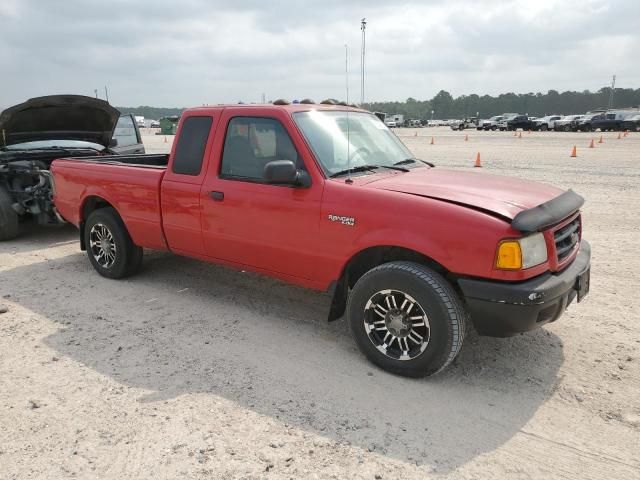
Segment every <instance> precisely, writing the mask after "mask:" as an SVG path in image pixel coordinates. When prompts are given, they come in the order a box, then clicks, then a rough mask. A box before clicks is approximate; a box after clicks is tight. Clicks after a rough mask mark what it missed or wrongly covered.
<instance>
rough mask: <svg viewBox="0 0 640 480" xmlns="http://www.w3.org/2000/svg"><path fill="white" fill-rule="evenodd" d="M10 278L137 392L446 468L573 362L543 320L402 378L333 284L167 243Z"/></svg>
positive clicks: (477, 341)
mask: <svg viewBox="0 0 640 480" xmlns="http://www.w3.org/2000/svg"><path fill="white" fill-rule="evenodd" d="M63 236H64V235H63ZM51 269H54V271H55V272H56V279H55V283H56V288H55V289H51V288H50V289H48V290H44V291H43V289H42V287H41V285H38V284H34V282H32V281H31V279H33V278H44V277H46V276H47V275H48V274H49V275H50V274H51V272H50V270H51ZM2 275H3V277H4V278H5V281H6V284H5V285H6V287H3V289H5V290H8V293H10V294H11V300H12V301H15V302H16V303H19V304H20V305H23V306H24V307H26V308H29V309H30V310H32V311H35V312H37V313H39V314H41V315H43V316H46V317H48V318H49V319H51V320H52V321H55V322H58V323H59V324H60V329H58V331H56V333H54V334H52V335H50V336H48V337H47V338H46V339H45V343H46V344H47V345H48V346H49V347H51V348H52V349H54V350H56V351H57V352H59V354H61V355H66V356H68V357H70V358H71V359H73V360H75V361H77V362H80V363H82V364H84V365H86V366H88V367H90V368H92V369H94V370H95V371H97V372H99V373H101V374H103V375H106V376H108V377H111V378H113V379H114V380H115V381H117V382H120V383H121V384H123V385H127V386H131V387H135V388H140V389H145V390H148V393H147V394H144V395H142V396H141V397H140V398H139V399H138V401H140V402H157V401H162V400H166V399H169V398H173V397H176V396H180V395H183V394H188V393H208V394H213V395H217V396H221V397H224V398H226V399H229V400H231V401H233V402H236V403H237V404H238V405H239V406H240V407H242V408H246V409H250V410H252V411H255V412H257V413H259V414H262V415H268V416H270V417H273V418H277V419H279V420H280V421H281V422H283V423H286V424H288V425H291V426H294V427H297V428H300V429H303V430H306V431H309V432H313V433H316V434H319V435H322V436H324V437H326V438H328V439H331V440H333V441H339V442H343V443H347V444H350V445H352V446H357V447H361V448H362V449H364V450H367V449H368V450H370V451H375V452H377V453H380V454H383V455H387V456H391V457H394V458H397V459H400V460H402V461H405V462H411V463H417V464H428V465H430V466H432V467H433V468H435V469H436V470H437V471H438V472H445V473H446V472H448V471H451V470H453V469H455V468H457V467H459V466H460V465H463V464H464V463H466V462H468V461H470V460H471V459H473V458H475V457H476V456H478V455H480V454H482V453H484V452H489V451H492V450H494V449H496V448H498V447H499V446H501V445H502V444H504V443H505V442H507V441H508V440H509V439H510V438H511V437H512V436H513V435H514V434H516V433H517V432H518V431H519V430H520V429H521V428H522V427H523V426H524V425H525V424H526V423H527V422H528V421H529V420H530V419H531V417H532V416H533V415H534V414H535V412H536V411H537V409H538V408H539V407H540V406H541V404H543V403H544V402H545V400H546V399H547V398H548V397H549V396H550V395H551V394H552V392H553V390H554V388H555V385H556V383H557V381H558V370H559V367H560V365H561V363H562V361H563V355H562V343H561V341H560V339H559V338H558V337H557V336H555V335H554V334H552V333H550V332H549V331H547V330H544V329H543V330H538V331H536V332H532V333H529V334H527V335H523V336H518V337H514V338H511V339H502V340H501V339H491V338H483V337H478V336H477V335H475V334H472V335H471V336H470V337H469V338H468V341H467V342H466V344H465V346H464V348H463V351H462V352H461V355H460V356H459V357H458V359H457V360H456V362H455V363H454V364H453V365H452V366H451V367H450V368H449V369H448V370H447V371H445V372H444V373H443V374H440V375H438V376H436V377H433V378H430V379H421V380H411V379H406V378H401V377H396V376H393V375H390V374H387V373H385V372H384V371H381V370H379V369H377V368H376V367H374V366H372V365H371V364H369V363H368V362H367V360H366V359H365V358H364V357H363V356H362V355H361V354H360V353H359V352H358V351H357V349H356V347H355V346H354V343H353V342H352V340H351V338H350V336H349V334H348V332H347V329H346V326H345V323H344V320H341V321H338V322H334V323H331V324H327V323H326V314H327V311H328V306H329V300H330V299H329V297H328V296H327V295H324V294H318V293H315V292H311V291H307V290H304V289H300V288H297V287H293V286H289V285H286V284H283V283H280V282H278V281H274V280H271V279H267V278H263V277H259V276H256V275H253V274H248V273H243V272H237V271H232V270H228V269H225V268H222V267H217V266H212V265H207V264H204V263H200V262H197V261H192V260H188V259H184V258H179V257H174V256H170V255H165V254H160V253H151V254H149V255H147V257H146V259H145V268H144V271H143V272H141V274H139V275H138V276H136V277H134V278H131V279H128V280H123V281H112V280H107V279H104V278H102V277H100V276H98V274H97V273H95V272H94V271H93V270H92V269H91V267H90V266H89V262H88V261H87V260H86V258H85V257H84V255H82V254H80V253H78V254H72V255H68V256H66V257H63V258H59V259H55V260H50V261H48V262H42V263H36V264H32V265H28V266H24V267H18V268H14V269H11V270H7V271H5V272H3V274H2ZM0 293H5V292H0Z"/></svg>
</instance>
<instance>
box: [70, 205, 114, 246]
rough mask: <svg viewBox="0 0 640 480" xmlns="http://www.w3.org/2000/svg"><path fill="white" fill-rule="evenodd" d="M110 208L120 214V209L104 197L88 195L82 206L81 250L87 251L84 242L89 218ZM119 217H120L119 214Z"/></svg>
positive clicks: (80, 226)
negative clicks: (103, 209) (95, 212)
mask: <svg viewBox="0 0 640 480" xmlns="http://www.w3.org/2000/svg"><path fill="white" fill-rule="evenodd" d="M109 207H110V208H113V209H114V210H115V211H116V212H118V209H117V208H116V207H115V206H114V205H113V204H112V203H111V202H109V201H108V200H107V199H105V198H104V197H101V196H100V195H87V196H86V197H85V198H84V200H83V201H82V204H81V206H80V225H79V228H80V250H83V251H84V250H86V249H87V246H86V244H85V241H84V227H85V224H86V222H87V218H89V215H91V214H92V213H93V212H94V211H96V210H99V209H101V208H109ZM118 215H120V213H119V212H118ZM121 218H122V217H121Z"/></svg>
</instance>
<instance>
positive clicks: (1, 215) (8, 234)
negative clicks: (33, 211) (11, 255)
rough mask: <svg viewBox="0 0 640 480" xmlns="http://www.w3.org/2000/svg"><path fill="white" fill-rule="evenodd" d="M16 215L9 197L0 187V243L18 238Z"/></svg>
mask: <svg viewBox="0 0 640 480" xmlns="http://www.w3.org/2000/svg"><path fill="white" fill-rule="evenodd" d="M18 232H19V227H18V213H17V212H16V211H15V210H14V209H13V207H12V206H11V197H10V196H9V192H7V191H6V190H5V189H4V188H3V187H0V241H3V240H11V239H12V238H16V237H17V236H18Z"/></svg>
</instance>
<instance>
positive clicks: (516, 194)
mask: <svg viewBox="0 0 640 480" xmlns="http://www.w3.org/2000/svg"><path fill="white" fill-rule="evenodd" d="M367 187H371V188H379V189H381V190H390V191H393V192H401V193H408V194H411V195H417V196H421V197H427V198H433V199H437V200H443V201H446V202H451V203H456V204H459V205H464V206H467V207H470V208H475V209H478V210H482V211H486V212H490V213H492V214H494V215H497V216H500V217H503V218H504V219H507V220H509V221H511V220H513V218H514V217H515V216H516V215H517V214H518V213H520V212H521V211H523V210H528V209H530V208H533V207H537V206H538V205H540V204H542V203H545V202H547V201H549V200H551V199H553V198H556V197H557V196H558V195H560V194H561V193H563V190H561V189H559V188H556V187H552V186H550V185H546V184H544V183H538V182H532V181H529V180H520V179H518V178H513V177H502V176H498V175H487V174H484V173H478V172H461V171H457V170H456V171H454V170H446V169H439V168H414V169H412V170H410V171H409V172H407V173H402V174H397V175H389V176H387V177H384V178H381V179H377V180H373V181H372V182H370V183H368V184H367Z"/></svg>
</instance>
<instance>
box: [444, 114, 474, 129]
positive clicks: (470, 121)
mask: <svg viewBox="0 0 640 480" xmlns="http://www.w3.org/2000/svg"><path fill="white" fill-rule="evenodd" d="M478 121H479V120H478V117H467V118H465V119H464V120H454V121H452V122H451V123H450V124H449V126H450V127H451V130H464V129H465V128H476V127H477V126H478Z"/></svg>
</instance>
